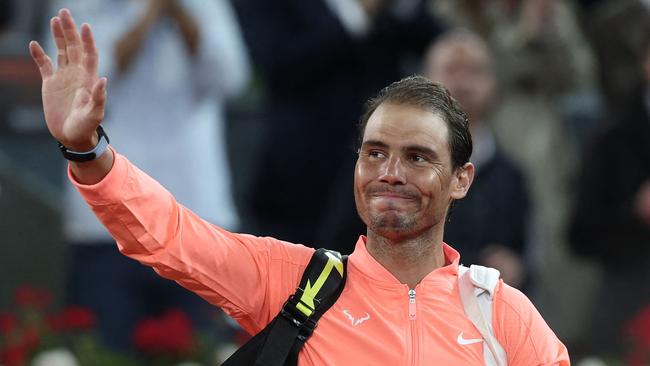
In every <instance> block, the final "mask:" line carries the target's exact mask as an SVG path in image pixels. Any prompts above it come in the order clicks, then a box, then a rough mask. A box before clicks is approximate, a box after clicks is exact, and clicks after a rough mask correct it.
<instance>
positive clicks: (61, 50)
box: [50, 17, 68, 67]
mask: <svg viewBox="0 0 650 366" xmlns="http://www.w3.org/2000/svg"><path fill="white" fill-rule="evenodd" d="M50 28H51V29H52V38H54V43H55V44H56V64H57V65H58V66H59V67H61V66H65V65H67V64H68V53H67V51H66V45H65V37H64V36H63V27H62V26H61V19H60V18H59V17H54V18H52V19H51V20H50Z"/></svg>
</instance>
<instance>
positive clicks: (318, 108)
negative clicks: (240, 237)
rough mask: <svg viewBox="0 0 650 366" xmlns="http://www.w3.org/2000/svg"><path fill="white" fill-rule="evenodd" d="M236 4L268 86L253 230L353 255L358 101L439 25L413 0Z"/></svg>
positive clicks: (393, 76) (392, 75)
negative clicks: (353, 170)
mask: <svg viewBox="0 0 650 366" xmlns="http://www.w3.org/2000/svg"><path fill="white" fill-rule="evenodd" d="M234 4H235V6H236V7H237V9H238V14H239V17H240V21H241V23H242V26H243V30H244V35H245V37H246V40H247V41H248V45H249V47H250V50H251V54H252V56H253V59H254V61H255V63H256V64H257V66H258V67H259V71H260V72H261V76H262V78H263V79H264V83H265V86H266V88H267V92H268V100H267V106H266V109H267V113H266V116H268V120H267V121H266V122H267V124H268V128H267V131H268V132H267V135H266V137H265V138H264V143H263V145H262V146H261V152H260V154H259V157H260V159H259V160H260V161H259V167H258V171H257V172H256V173H257V177H256V178H254V183H253V187H252V188H251V190H250V192H251V194H250V197H248V201H249V202H250V209H251V211H252V213H253V214H254V216H255V221H256V222H255V225H254V227H253V228H251V231H253V232H257V233H260V234H264V235H270V236H273V237H277V238H280V239H284V240H289V241H292V242H300V243H305V244H308V245H312V246H316V247H327V248H331V249H337V250H340V251H342V252H345V253H347V252H350V251H351V249H352V245H353V244H354V243H355V241H356V240H357V238H358V236H359V235H360V234H362V233H364V232H365V228H364V227H363V225H362V223H361V221H360V220H359V219H358V217H357V215H356V211H355V208H354V205H353V203H352V201H353V200H351V196H352V192H353V190H352V177H351V176H350V174H349V171H350V169H352V167H353V165H354V161H355V160H356V155H355V154H354V153H353V151H354V146H353V145H354V138H355V136H356V122H357V121H358V119H359V117H360V115H361V110H362V106H363V102H365V100H366V99H367V98H368V97H370V96H371V95H372V94H374V93H376V92H377V90H379V89H380V88H381V87H383V86H384V85H387V84H388V83H389V82H392V81H394V80H398V79H399V78H400V76H402V75H403V74H404V65H405V63H407V62H408V59H409V58H408V55H415V58H417V57H418V56H421V54H422V53H423V52H424V49H425V47H426V46H427V44H428V43H429V42H430V41H431V39H433V38H434V37H435V36H436V35H437V34H438V33H439V32H440V29H441V27H440V25H439V24H438V22H437V21H436V20H435V19H434V18H433V17H432V16H431V14H430V12H429V11H428V9H427V5H428V3H427V2H425V1H420V0H413V1H411V0H397V1H388V0H316V1H301V0H284V1H264V0H239V1H236V2H235V3H234ZM287 162H290V163H287ZM332 228H334V229H332Z"/></svg>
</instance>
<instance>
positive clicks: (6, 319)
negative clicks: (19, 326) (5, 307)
mask: <svg viewBox="0 0 650 366" xmlns="http://www.w3.org/2000/svg"><path fill="white" fill-rule="evenodd" d="M16 323H17V321H16V317H15V316H13V315H12V314H9V313H0V334H8V333H11V332H13V331H14V329H16Z"/></svg>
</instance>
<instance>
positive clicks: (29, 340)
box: [20, 327, 41, 351]
mask: <svg viewBox="0 0 650 366" xmlns="http://www.w3.org/2000/svg"><path fill="white" fill-rule="evenodd" d="M40 341H41V337H40V334H39V333H38V330H37V329H36V328H34V327H30V328H27V329H25V331H24V332H23V337H22V339H21V342H20V345H21V346H22V347H23V348H24V349H26V350H28V351H30V350H32V349H34V348H36V347H37V346H38V343H39V342H40Z"/></svg>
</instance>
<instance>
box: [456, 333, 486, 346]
mask: <svg viewBox="0 0 650 366" xmlns="http://www.w3.org/2000/svg"><path fill="white" fill-rule="evenodd" d="M456 341H457V342H458V344H460V345H461V346H467V345H468V344H474V343H480V342H483V339H481V338H470V339H466V338H463V332H460V334H459V335H458V338H457V339H456Z"/></svg>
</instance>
